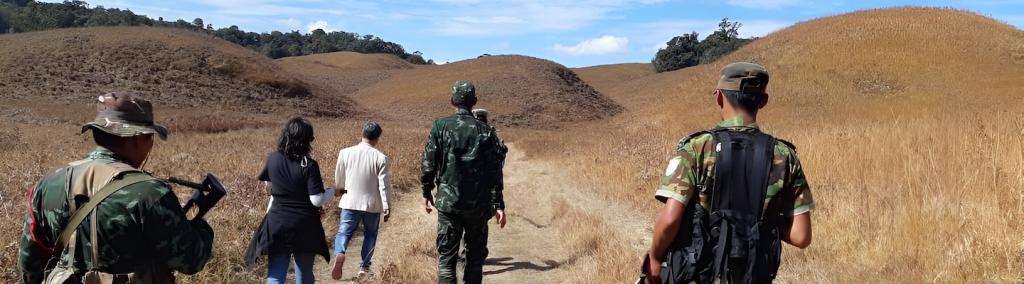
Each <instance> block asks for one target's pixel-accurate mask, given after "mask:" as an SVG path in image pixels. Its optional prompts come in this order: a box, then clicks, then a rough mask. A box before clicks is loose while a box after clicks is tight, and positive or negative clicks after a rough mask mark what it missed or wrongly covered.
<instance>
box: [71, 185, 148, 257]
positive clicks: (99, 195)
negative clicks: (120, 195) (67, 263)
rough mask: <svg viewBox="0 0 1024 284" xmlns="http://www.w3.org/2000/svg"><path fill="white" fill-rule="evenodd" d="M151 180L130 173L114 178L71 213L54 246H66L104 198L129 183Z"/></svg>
mask: <svg viewBox="0 0 1024 284" xmlns="http://www.w3.org/2000/svg"><path fill="white" fill-rule="evenodd" d="M149 180H154V178H153V177H151V176H149V175H146V174H128V175H124V177H122V178H121V179H119V180H114V181H111V182H110V183H107V184H106V185H104V186H103V188H101V189H100V190H99V191H97V192H96V194H93V195H92V196H90V197H89V202H86V203H85V204H83V205H82V206H81V207H78V208H77V209H75V213H74V214H72V215H71V219H69V220H68V223H67V225H65V226H64V230H62V231H61V232H60V237H59V238H57V242H56V243H55V244H54V246H53V247H54V249H57V248H60V249H61V250H63V249H64V248H66V247H67V245H68V240H70V239H71V236H72V235H74V233H75V231H77V229H78V226H79V225H81V224H82V221H85V217H86V216H88V215H89V213H91V212H92V211H93V209H96V206H97V205H99V204H100V202H102V201H103V200H104V199H106V198H107V197H109V196H110V195H111V194H114V192H117V191H118V190H120V189H122V188H125V187H127V186H129V185H133V184H136V183H140V182H144V181H149ZM94 231H95V230H94Z"/></svg>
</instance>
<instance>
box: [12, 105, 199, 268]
mask: <svg viewBox="0 0 1024 284" xmlns="http://www.w3.org/2000/svg"><path fill="white" fill-rule="evenodd" d="M97 100H98V112H97V115H96V118H95V119H94V120H93V121H92V122H89V123H86V124H85V125H83V126H82V132H83V133H84V132H85V131H88V130H92V135H93V140H94V141H95V142H96V145H97V147H96V149H95V150H93V151H92V152H90V153H88V154H87V155H86V156H85V159H83V160H79V161H75V162H71V163H69V164H67V165H64V166H61V167H58V168H56V169H53V170H51V171H50V172H49V173H48V174H46V175H45V176H44V177H43V178H42V179H40V180H39V182H38V183H36V185H35V186H34V187H32V188H30V189H29V193H28V202H29V204H28V207H29V212H27V213H26V214H25V227H24V233H23V234H22V237H21V242H20V246H19V253H18V268H19V270H20V272H21V275H22V280H23V282H25V283H43V282H44V281H45V282H46V283H55V282H60V283H63V282H61V281H72V282H73V283H128V282H131V283H173V282H175V279H174V272H179V273H185V274H194V273H197V272H199V271H200V270H202V269H203V266H205V265H206V262H207V260H209V259H210V255H211V253H212V248H213V229H212V228H210V225H209V224H207V223H206V221H205V220H202V219H197V220H191V221H190V220H188V219H187V218H186V216H185V212H183V210H182V208H181V206H180V203H179V201H178V198H177V197H176V196H175V194H174V193H173V192H171V188H170V186H168V185H167V184H166V183H164V182H162V181H160V180H158V179H156V178H154V177H152V176H150V175H149V174H148V173H146V172H144V171H142V170H141V167H142V165H143V164H144V162H145V161H146V159H147V158H148V156H149V153H150V151H151V150H152V148H153V136H157V137H160V138H161V139H167V134H168V133H167V129H166V128H164V127H163V126H160V125H158V124H156V123H155V122H154V120H153V118H154V116H153V106H152V104H150V102H149V101H147V100H145V99H143V98H141V97H138V96H135V95H132V94H128V93H109V94H105V95H103V96H100V97H99V98H98V99H97Z"/></svg>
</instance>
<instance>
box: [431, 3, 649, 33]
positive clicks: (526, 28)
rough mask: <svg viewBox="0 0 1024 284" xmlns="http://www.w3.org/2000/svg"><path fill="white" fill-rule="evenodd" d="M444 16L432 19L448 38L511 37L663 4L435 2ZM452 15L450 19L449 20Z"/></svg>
mask: <svg viewBox="0 0 1024 284" xmlns="http://www.w3.org/2000/svg"><path fill="white" fill-rule="evenodd" d="M434 2H435V3H441V4H444V5H443V7H438V9H440V10H441V11H443V13H433V15H432V16H430V17H429V20H430V21H433V22H434V24H435V25H436V27H434V28H433V29H431V30H434V31H437V32H439V33H441V34H444V35H460V36H467V35H468V36H480V35H488V36H490V35H510V34H523V33H531V32H557V31H573V30H577V29H580V28H583V27H586V26H588V25H590V24H591V23H593V22H596V21H599V20H602V19H607V18H609V17H611V16H612V14H613V13H614V12H616V11H621V10H625V9H629V8H633V7H635V6H636V5H649V4H655V3H659V2H662V0H590V1H588V0H490V1H487V0H434ZM445 15H450V16H445Z"/></svg>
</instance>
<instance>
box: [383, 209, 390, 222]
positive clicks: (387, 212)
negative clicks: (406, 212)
mask: <svg viewBox="0 0 1024 284" xmlns="http://www.w3.org/2000/svg"><path fill="white" fill-rule="evenodd" d="M388 217H391V209H384V222H387V221H388Z"/></svg>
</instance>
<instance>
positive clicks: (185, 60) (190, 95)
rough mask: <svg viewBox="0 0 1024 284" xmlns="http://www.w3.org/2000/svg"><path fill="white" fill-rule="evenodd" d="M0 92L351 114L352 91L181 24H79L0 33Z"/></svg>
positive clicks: (253, 110)
mask: <svg viewBox="0 0 1024 284" xmlns="http://www.w3.org/2000/svg"><path fill="white" fill-rule="evenodd" d="M0 70H3V72H0V96H2V97H4V98H7V99H11V98H15V99H24V98H42V97H45V98H47V99H53V100H58V101H62V102H73V101H82V100H85V99H89V98H94V97H95V96H96V94H102V93H105V92H110V91H116V90H133V91H134V92H137V93H140V94H143V95H146V96H147V97H148V98H150V99H152V100H156V101H160V102H161V103H163V106H165V107H176V108H188V107H211V106H212V107H218V108H223V109H229V110H233V111H245V112H249V113H287V112H299V111H301V112H303V113H305V114H314V113H315V114H320V115H331V116H346V115H351V114H353V113H355V112H357V109H356V107H355V106H354V105H353V103H352V101H351V100H350V99H348V98H344V97H337V96H334V94H331V93H325V92H323V91H322V90H320V89H319V88H317V86H312V85H310V84H308V83H306V82H304V81H302V80H300V79H299V78H298V77H297V76H294V75H292V74H290V73H286V72H282V68H281V67H279V66H278V65H277V62H275V61H273V60H270V59H268V58H265V57H263V56H261V55H259V54H256V53H254V52H252V51H251V50H248V49H245V48H243V47H240V46H237V45H235V44H232V43H230V42H227V41H224V40H221V39H217V38H214V37H211V36H208V35H204V34H199V33H194V32H190V31H186V30H183V29H176V28H152V27H106V28H74V29H61V30H52V31H43V32H31V33H22V34H10V35H3V36H0Z"/></svg>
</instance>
